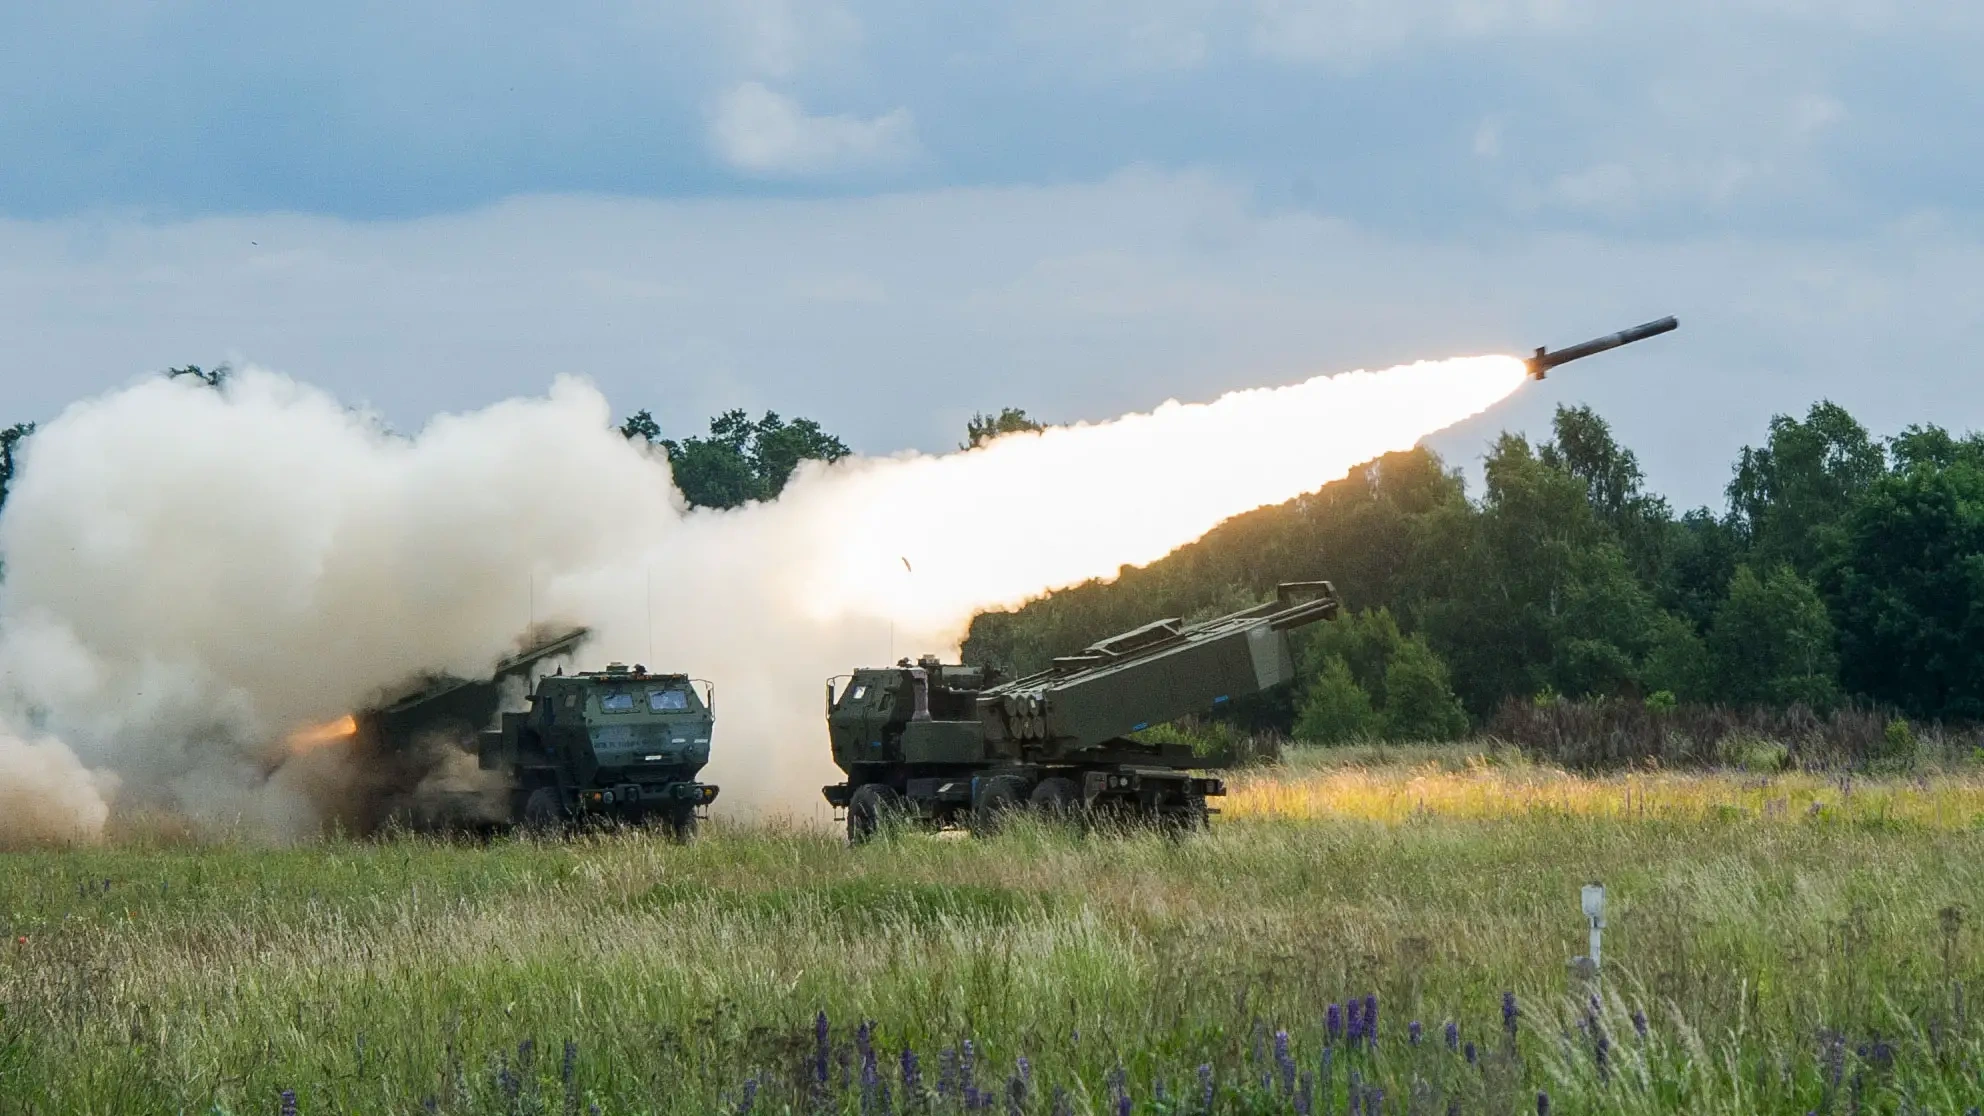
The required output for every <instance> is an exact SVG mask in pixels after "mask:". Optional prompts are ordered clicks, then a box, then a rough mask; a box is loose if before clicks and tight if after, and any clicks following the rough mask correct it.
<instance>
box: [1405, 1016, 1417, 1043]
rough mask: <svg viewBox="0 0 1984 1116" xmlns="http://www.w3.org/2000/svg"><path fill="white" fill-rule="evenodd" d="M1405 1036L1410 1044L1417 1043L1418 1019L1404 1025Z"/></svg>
mask: <svg viewBox="0 0 1984 1116" xmlns="http://www.w3.org/2000/svg"><path fill="white" fill-rule="evenodd" d="M1405 1037H1406V1039H1407V1040H1408V1041H1410V1042H1411V1043H1412V1045H1414V1046H1418V1045H1419V1020H1417V1019H1415V1020H1413V1021H1412V1022H1410V1023H1408V1024H1406V1025H1405Z"/></svg>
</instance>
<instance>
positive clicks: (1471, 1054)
mask: <svg viewBox="0 0 1984 1116" xmlns="http://www.w3.org/2000/svg"><path fill="white" fill-rule="evenodd" d="M1478 1057H1479V1053H1478V1052H1477V1051H1476V1050H1475V1049H1474V1044H1473V1043H1471V1042H1470V1043H1468V1044H1467V1064H1468V1065H1470V1066H1471V1065H1473V1064H1474V1063H1475V1060H1476V1059H1477V1058H1478Z"/></svg>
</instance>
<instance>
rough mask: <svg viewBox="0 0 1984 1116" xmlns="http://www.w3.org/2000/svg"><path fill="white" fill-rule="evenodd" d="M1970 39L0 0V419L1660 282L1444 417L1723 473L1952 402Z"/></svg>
mask: <svg viewBox="0 0 1984 1116" xmlns="http://www.w3.org/2000/svg"><path fill="white" fill-rule="evenodd" d="M561 7H562V8H564V9H569V10H562V11H558V13H557V14H555V15H554V14H548V13H551V12H553V11H554V10H557V9H559V8H561ZM1980 49H1984V5H1980V4H1977V3H1975V2H1974V0H1913V2H1909V3H1901V2H1889V0H1716V2H1710V0H1663V2H1658V3H1656V2H1652V0H1606V2H1600V0H1308V2H1305V0H1220V2H1214V0H1139V2H1130V0H1124V2H1111V0H1062V2H1059V3H1051V4H1050V3H1040V2H1036V0H1019V2H1012V3H1001V4H974V3H958V4H927V3H905V2H901V0H874V2H855V3H832V2H825V0H823V2H816V3H797V2H794V3H785V2H780V0H711V2H708V3H676V4H670V3H647V2H637V0H621V2H600V3H590V4H576V5H565V6H556V5H541V4H524V3H509V2H487V3H468V2H466V0H452V2H436V3H429V4H389V3H349V4H325V5H238V4H221V3H201V2H196V0H182V2H154V3H146V2H137V0H75V2H72V3H68V4H63V5H7V6H5V7H4V8H0V339H4V342H5V357H4V360H5V363H4V365H0V405H4V413H0V421H13V420H16V419H46V418H49V417H51V416H52V415H54V414H55V413H57V412H58V411H59V410H60V409H61V407H62V406H63V405H64V404H65V403H66V402H68V401H70V400H73V399H75V398H77V397H79V396H82V395H87V394H90V393H93V392H98V391H102V390H104V389H106V388H109V387H112V386H115V385H118V384H121V383H124V382H127V381H128V380H130V379H131V378H132V377H133V376H137V375H141V374H144V373H145V372H146V371H147V370H151V369H155V368H158V367H162V366H164V365H167V364H178V363H185V362H189V361H190V362H197V363H202V364H208V363H213V362H218V361H222V360H231V361H235V362H237V363H239V362H253V363H258V364H263V365H267V366H270V367H275V368H279V369H281V370H284V371H287V372H290V373H292V374H294V375H297V376H299V377H301V378H304V379H308V380H312V381H314V382H317V383H321V384H324V385H327V386H329V387H331V388H333V389H334V390H336V391H337V392H338V393H339V394H340V395H342V396H344V397H345V398H347V399H349V400H351V401H353V402H355V403H360V404H363V405H366V406H370V407H373V408H376V409H377V410H379V411H380V412H381V413H383V414H384V415H385V416H386V417H387V418H388V419H389V420H390V421H391V422H393V423H394V424H395V425H397V426H400V427H401V428H405V429H411V428H415V427H418V426H419V425H420V424H421V423H422V422H423V421H424V420H425V419H426V418H427V417H428V416H430V415H432V414H434V413H436V412H438V411H446V410H460V409H465V408H471V407H476V406H479V405H482V404H486V403H488V402H491V401H493V400H495V399H498V398H502V397H505V396H508V395H512V394H516V393H519V392H539V391H542V390H544V388H545V387H546V386H547V385H548V384H549V382H550V380H551V377H552V376H553V375H555V374H557V373H559V372H578V373H582V374H584V375H586V376H589V377H590V378H592V379H593V380H594V381H596V382H597V383H598V384H600V385H601V387H602V388H603V389H604V390H605V391H606V392H607V394H608V395H609V396H610V397H611V398H612V399H613V400H614V402H615V404H616V406H617V407H619V408H620V409H621V410H623V411H631V410H633V409H636V408H640V407H647V408H651V409H653V410H655V411H656V412H657V414H658V415H659V416H660V417H661V419H662V421H663V424H664V425H665V426H666V427H668V428H669V429H671V431H674V432H688V431H690V430H692V429H693V428H694V427H696V426H698V425H700V423H701V422H702V421H703V420H704V419H705V418H706V417H707V416H708V415H709V414H710V413H711V412H713V411H715V410H719V409H722V408H726V407H730V406H745V407H750V408H753V409H760V408H771V409H775V410H778V411H780V412H782V413H785V414H788V415H790V414H803V415H807V416H811V417H814V418H817V419H819V420H820V421H822V422H823V423H824V424H825V425H826V426H827V427H828V428H829V429H832V430H835V431H837V432H840V433H842V434H843V435H845V436H846V437H847V438H848V440H849V441H850V442H852V443H853V444H854V445H856V447H857V448H859V449H861V450H863V451H867V452H877V453H879V452H888V451H892V450H897V449H902V448H911V447H915V448H924V449H941V448H944V447H946V446H948V445H950V444H952V443H954V442H955V441H956V438H957V435H958V432H959V431H960V429H961V427H962V425H963V421H964V419H965V417H966V416H968V415H969V414H970V413H971V412H972V411H974V410H980V409H988V408H997V407H999V406H1005V405H1017V406H1023V407H1026V408H1027V409H1029V410H1030V411H1033V412H1035V413H1036V414H1039V415H1042V416H1043V417H1047V418H1049V419H1054V420H1062V421H1071V420H1076V419H1084V418H1088V419H1094V418H1103V417H1108V416H1110V415H1113V414H1116V413H1119V412H1121V411H1124V410H1130V409H1144V408H1148V407H1150V406H1152V405H1154V404H1156V403H1158V402H1160V401H1162V400H1163V399H1165V398H1167V397H1174V396H1175V397H1179V398H1186V399H1191V398H1205V397H1210V396H1212V395H1214V394H1217V393H1218V392H1220V391H1222V390H1226V389H1229V388H1234V387H1241V386H1247V385H1252V384H1261V383H1279V382H1285V381H1290V380H1294V379H1299V378H1303V377H1306V376H1308V375H1312V374H1314V373H1316V372H1320V371H1329V370H1335V369H1340V368H1350V367H1358V366H1382V365H1389V364H1393V363H1398V362H1401V361H1405V360H1411V359H1416V358H1420V357H1436V356H1449V355H1456V354H1460V353H1471V352H1483V351H1520V350H1522V349H1525V348H1527V347H1530V346H1534V345H1537V344H1545V343H1547V344H1551V345H1557V344H1562V343H1568V342H1572V341H1576V340H1580V339H1582V338H1583V337H1585V336H1588V335H1591V334H1595V333H1599V332H1606V331H1609V330H1612V329H1616V328H1619V327H1622V326H1625V325H1629V324H1633V323H1635V322H1639V321H1643V320H1646V319H1648V318H1653V317H1657V316H1659V315H1662V314H1667V313H1673V314H1676V315H1678V316H1679V317H1680V318H1681V320H1682V323H1683V326H1682V331H1681V332H1680V333H1678V334H1675V335H1673V336H1672V337H1668V338H1663V339H1661V340H1659V341H1657V342H1653V343H1650V344H1648V345H1646V346H1642V347H1641V348H1640V349H1638V350H1628V351H1627V352H1624V353H1620V354H1615V355H1614V356H1613V357H1609V358H1607V359H1606V360H1605V361H1604V362H1603V363H1602V364H1593V365H1586V366H1580V367H1578V368H1576V369H1569V370H1565V371H1564V372H1563V373H1560V374H1559V375H1557V376H1553V377H1552V378H1551V379H1550V380H1549V381H1547V382H1546V383H1545V384H1543V385H1538V386H1537V387H1534V388H1532V389H1528V390H1526V391H1525V393H1524V394H1523V395H1521V396H1519V397H1518V398H1517V399H1516V400H1514V401H1512V402H1511V403H1510V404H1509V405H1507V406H1505V407H1504V408H1502V409H1500V410H1498V411H1496V412H1494V413H1493V414H1491V415H1490V416H1488V417H1487V418H1486V419H1484V420H1481V421H1478V422H1476V423H1474V424H1471V425H1470V426H1468V427H1467V428H1464V429H1461V430H1457V431H1453V432H1449V433H1448V434H1446V435H1444V436H1442V437H1441V438H1440V439H1439V440H1438V441H1437V443H1436V444H1437V445H1438V446H1439V447H1440V448H1441V449H1442V450H1443V451H1445V452H1447V453H1448V454H1449V455H1450V456H1451V457H1452V458H1453V459H1454V460H1456V461H1457V462H1463V461H1466V460H1468V459H1471V458H1473V457H1477V456H1478V455H1479V453H1480V451H1481V448H1482V445H1483V443H1484V442H1485V440H1486V438H1487V437H1488V436H1489V435H1491V434H1492V433H1493V431H1495V430H1497V429H1500V428H1502V427H1505V426H1506V427H1514V428H1527V429H1531V430H1535V429H1538V428H1539V427H1540V425H1541V424H1542V423H1544V422H1545V421H1547V416H1548V414H1549V410H1550V408H1551V406H1552V405H1554V404H1555V403H1558V402H1566V401H1571V402H1590V403H1592V404H1594V405H1595V406H1597V407H1599V408H1600V409H1601V411H1602V412H1603V413H1604V414H1605V415H1607V416H1608V417H1609V418H1611V419H1612V421H1613V422H1614V424H1615V426H1616V427H1617V428H1618V429H1619V431H1620V432H1621V434H1622V436H1623V437H1624V438H1625V439H1626V440H1627V441H1628V442H1629V444H1631V445H1633V446H1634V447H1635V448H1637V449H1638V450H1639V452H1640V453H1641V456H1642V458H1643V459H1644V460H1645V461H1646V463H1647V465H1648V467H1649V469H1650V471H1651V472H1652V474H1653V479H1654V481H1655V483H1656V485H1658V486H1659V487H1661V488H1663V489H1665V490H1667V491H1669V492H1671V493H1672V494H1674V495H1675V496H1676V497H1677V498H1678V499H1679V500H1681V501H1682V502H1685V503H1700V502H1712V503H1719V501H1720V497H1719V491H1720V487H1721V485H1722V482H1723V480H1724V479H1725V478H1726V471H1727V467H1728V461H1729V458H1730V457H1731V455H1732V454H1733V453H1734V452H1735V450H1736V448H1737V447H1738V446H1740V445H1741V444H1742V443H1744V442H1745V441H1755V440H1756V439H1757V438H1758V437H1759V436H1760V434H1761V432H1762V430H1763V427H1764V423H1765V422H1766V421H1767V420H1768V418H1769V416H1770V415H1771V414H1772V413H1774V412H1782V411H1802V410H1803V409H1804V408H1805V407H1806V406H1808V405H1809V404H1810V403H1811V402H1812V401H1813V400H1815V399H1817V398H1820V397H1831V398H1834V399H1837V400H1839V401H1840V402H1842V403H1845V404H1846V405H1848V406H1849V407H1850V408H1851V409H1853V410H1854V411H1855V412H1856V413H1858V414H1860V415H1861V416H1862V417H1863V418H1864V419H1865V420H1866V421H1868V423H1869V424H1870V425H1872V426H1874V427H1875V428H1876V429H1877V430H1881V431H1891V430H1893V429H1895V428H1898V427H1899V426H1901V425H1903V424H1905V423H1909V422H1917V421H1936V422H1941V423H1943V424H1945V425H1949V426H1953V427H1958V428H1972V427H1980V426H1984V378H1980V377H1979V376H1978V375H1977V369H1978V362H1977V360H1976V359H1975V358H1974V357H1973V355H1972V353H1973V351H1974V350H1975V349H1976V348H1978V347H1979V345H1980V344H1984V221H1980V216H1984V66H1979V65H1977V61H1976V60H1977V58H1978V57H1979V54H1980ZM1317 436H1318V437H1327V436H1328V432H1327V431H1319V432H1318V435H1317Z"/></svg>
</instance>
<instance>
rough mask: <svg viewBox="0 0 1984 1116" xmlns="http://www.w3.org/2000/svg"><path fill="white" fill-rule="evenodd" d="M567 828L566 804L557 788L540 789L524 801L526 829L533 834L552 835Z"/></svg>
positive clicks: (531, 793)
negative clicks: (551, 833)
mask: <svg viewBox="0 0 1984 1116" xmlns="http://www.w3.org/2000/svg"><path fill="white" fill-rule="evenodd" d="M564 826H565V804H564V802H562V801H560V800H559V797H558V788H557V787H539V788H537V789H536V790H534V791H532V792H530V797H529V798H526V799H524V828H525V829H528V830H530V831H531V832H533V833H550V832H553V831H556V830H559V829H562V828H564Z"/></svg>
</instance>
